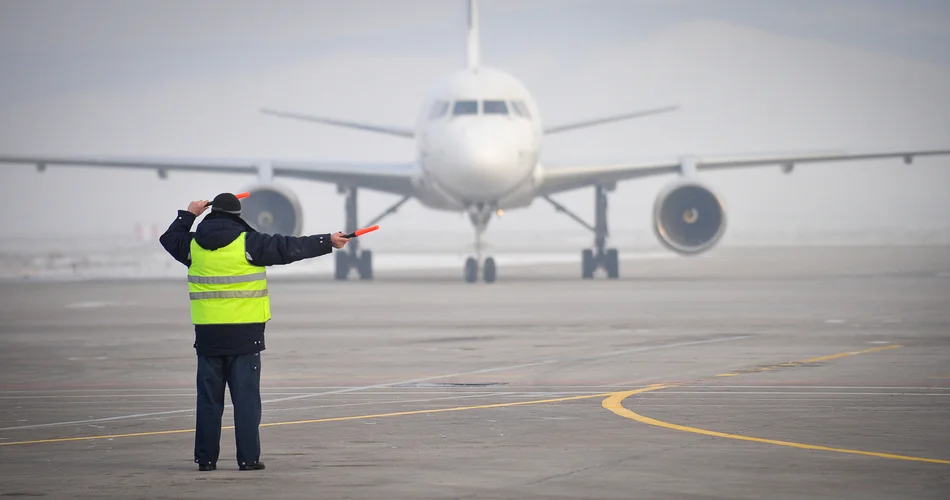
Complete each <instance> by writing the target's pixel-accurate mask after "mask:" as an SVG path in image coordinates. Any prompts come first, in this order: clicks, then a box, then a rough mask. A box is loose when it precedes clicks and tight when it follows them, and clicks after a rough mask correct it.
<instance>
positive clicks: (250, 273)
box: [188, 233, 271, 325]
mask: <svg viewBox="0 0 950 500" xmlns="http://www.w3.org/2000/svg"><path fill="white" fill-rule="evenodd" d="M246 236H247V233H241V234H240V235H239V236H238V237H237V238H235V239H234V241H232V242H231V243H230V244H228V245H227V246H224V247H221V248H218V249H216V250H205V249H204V248H202V247H201V245H198V243H197V242H195V241H194V239H192V241H191V266H189V268H188V292H189V293H188V296H189V298H190V299H191V320H192V323H194V324H196V325H209V324H215V325H217V324H235V323H263V322H266V321H268V320H269V319H270V318H271V312H270V297H269V296H268V292H267V273H266V271H265V268H264V267H261V266H255V265H252V264H250V263H249V262H248V261H247V256H246V254H245V250H244V240H245V237H246Z"/></svg>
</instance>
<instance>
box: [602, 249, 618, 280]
mask: <svg viewBox="0 0 950 500" xmlns="http://www.w3.org/2000/svg"><path fill="white" fill-rule="evenodd" d="M604 267H606V268H607V277H608V278H610V279H617V277H619V276H620V258H619V256H618V254H617V249H616V248H610V249H607V262H606V263H605V264H604Z"/></svg>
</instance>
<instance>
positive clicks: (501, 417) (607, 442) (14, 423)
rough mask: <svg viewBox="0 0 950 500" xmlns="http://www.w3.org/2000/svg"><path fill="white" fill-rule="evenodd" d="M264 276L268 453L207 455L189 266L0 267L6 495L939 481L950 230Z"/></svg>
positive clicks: (949, 333) (788, 495)
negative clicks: (481, 279)
mask: <svg viewBox="0 0 950 500" xmlns="http://www.w3.org/2000/svg"><path fill="white" fill-rule="evenodd" d="M182 276H184V270H182ZM270 290H271V296H272V300H273V313H274V319H273V320H272V321H271V323H270V324H269V325H268V331H267V349H266V350H265V351H264V352H263V353H262V374H263V376H262V385H263V389H262V390H263V399H264V414H263V425H262V429H261V440H262V447H263V456H262V460H263V461H264V462H265V463H266V465H267V469H266V470H263V471H238V470H237V464H236V463H235V458H234V441H233V432H232V430H231V429H230V428H229V427H226V429H225V430H224V431H223V433H222V439H221V444H222V450H221V457H220V459H219V462H218V470H216V471H213V472H198V471H197V466H196V464H194V463H193V457H192V447H193V440H194V431H193V429H194V427H193V426H194V411H193V408H194V404H195V394H194V377H195V355H194V350H193V348H192V341H193V333H192V329H191V326H190V321H189V316H188V296H187V285H186V283H185V281H184V279H183V278H182V279H181V280H152V281H121V280H100V281H85V282H69V283H49V282H46V283H16V282H4V283H0V318H2V321H0V464H2V467H0V497H43V498H150V499H157V498H228V499H234V500H236V499H244V498H248V499H274V498H307V499H314V498H334V499H335V498H386V499H397V498H398V499H403V498H405V499H430V498H466V499H468V498H486V499H487V498H491V499H495V498H525V499H527V498H532V499H534V498H537V499H555V498H558V499H561V498H605V499H606V498H610V499H634V498H649V499H684V498H699V499H763V498H769V499H793V498H794V499H798V498H835V499H842V498H856V499H857V498H860V499H892V498H901V499H916V498H933V499H946V498H950V249H948V247H892V248H883V247H882V248H862V247H850V248H849V247H839V248H759V249H722V250H716V251H713V252H711V253H710V254H709V255H704V256H701V257H698V258H675V259H656V260H650V259H632V260H624V261H623V262H622V265H621V279H619V280H607V279H606V278H604V277H598V278H597V279H595V280H592V281H584V280H581V279H580V263H579V255H578V262H577V263H576V264H567V265H564V264H544V265H538V266H531V265H522V266H518V267H502V268H500V269H499V278H498V282H496V283H494V284H484V283H481V284H475V285H469V284H466V283H464V282H463V281H462V270H461V268H459V269H457V270H449V269H435V270H429V271H426V270H407V271H390V272H379V273H377V274H376V280H375V281H374V282H360V281H356V280H354V281H350V282H345V283H343V282H335V281H333V280H331V279H327V278H313V277H308V278H300V279H295V278H290V277H281V278H275V279H273V280H272V281H271V284H270ZM224 423H225V425H227V426H230V425H231V423H232V420H231V411H230V409H228V410H226V411H225V415H224Z"/></svg>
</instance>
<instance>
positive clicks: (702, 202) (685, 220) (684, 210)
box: [653, 181, 726, 255]
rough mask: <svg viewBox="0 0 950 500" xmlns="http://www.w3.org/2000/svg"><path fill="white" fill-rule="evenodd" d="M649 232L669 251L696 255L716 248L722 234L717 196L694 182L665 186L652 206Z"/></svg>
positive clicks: (723, 223) (722, 216) (723, 218)
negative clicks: (651, 229)
mask: <svg viewBox="0 0 950 500" xmlns="http://www.w3.org/2000/svg"><path fill="white" fill-rule="evenodd" d="M653 231H654V233H656V237H657V239H659V240H660V243H662V244H663V245H664V246H666V247H667V248H669V249H670V250H672V251H674V252H676V253H679V254H682V255H696V254H699V253H702V252H705V251H707V250H709V249H710V248H712V247H713V246H715V245H716V243H718V242H719V240H720V239H721V238H722V235H723V233H725V232H726V210H725V207H724V206H723V204H722V202H721V201H720V199H719V197H718V196H717V195H716V194H715V193H713V192H712V190H710V189H709V188H707V187H706V186H703V185H702V184H700V183H698V182H696V181H678V182H674V183H672V184H669V185H668V186H667V187H665V188H664V189H663V190H662V191H661V192H660V194H659V195H657V197H656V202H655V203H654V205H653Z"/></svg>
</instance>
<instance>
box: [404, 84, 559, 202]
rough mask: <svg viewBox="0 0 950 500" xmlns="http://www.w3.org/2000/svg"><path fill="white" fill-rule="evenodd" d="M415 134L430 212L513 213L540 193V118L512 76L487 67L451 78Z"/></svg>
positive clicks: (422, 197) (422, 192) (428, 103)
mask: <svg viewBox="0 0 950 500" xmlns="http://www.w3.org/2000/svg"><path fill="white" fill-rule="evenodd" d="M415 130H416V147H417V154H418V160H417V167H418V169H419V176H418V181H417V185H416V188H417V190H418V194H417V197H418V199H419V201H420V202H422V204H423V205H426V206H427V207H429V208H434V209H441V210H465V209H468V208H471V207H473V206H485V207H491V208H494V209H507V208H517V207H523V206H527V205H529V204H530V203H531V200H532V199H533V198H534V197H535V195H536V194H537V189H536V186H537V183H538V182H539V181H540V179H541V177H540V176H541V175H542V169H541V165H540V164H539V163H538V157H539V154H540V149H541V137H542V131H541V122H540V117H539V111H538V107H537V104H536V102H535V101H534V99H533V98H532V97H531V94H530V93H529V92H528V91H527V89H526V88H525V86H524V85H523V84H522V83H521V82H520V81H519V80H517V79H516V78H515V77H513V76H511V75H510V74H508V73H505V72H503V71H500V70H497V69H493V68H486V67H479V68H467V69H462V70H459V71H457V72H455V73H453V74H451V75H450V76H449V77H448V78H447V79H445V80H444V81H442V82H440V84H439V85H437V86H436V87H434V88H433V89H432V90H431V91H430V93H429V94H428V96H427V98H426V99H425V100H424V102H423V105H422V108H421V110H420V112H419V116H418V118H417V121H416V127H415Z"/></svg>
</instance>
